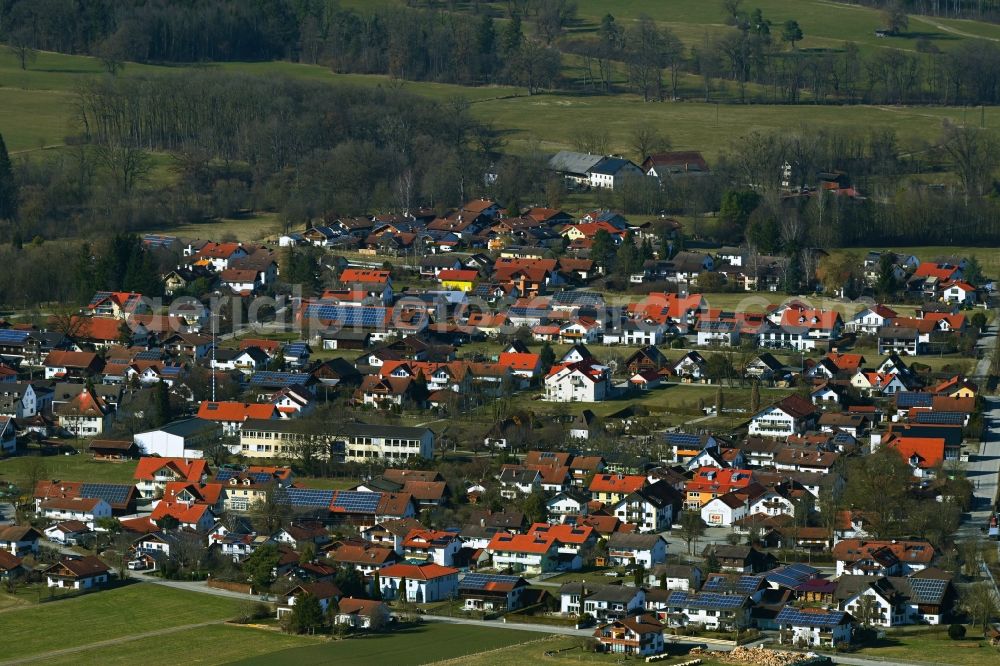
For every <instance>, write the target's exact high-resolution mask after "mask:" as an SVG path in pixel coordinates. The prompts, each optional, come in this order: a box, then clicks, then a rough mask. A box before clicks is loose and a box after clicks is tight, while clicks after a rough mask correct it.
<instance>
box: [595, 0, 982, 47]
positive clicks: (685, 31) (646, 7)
mask: <svg viewBox="0 0 1000 666" xmlns="http://www.w3.org/2000/svg"><path fill="white" fill-rule="evenodd" d="M577 7H578V11H577V14H578V15H579V16H580V18H581V19H584V21H586V22H587V23H589V24H593V25H597V24H598V23H599V22H600V19H601V17H602V16H604V15H605V14H606V13H608V12H609V11H610V12H611V14H613V15H614V16H615V19H616V20H617V21H619V22H622V21H624V22H625V24H626V25H627V24H628V22H629V21H632V20H634V19H636V18H638V17H639V16H641V15H643V14H645V15H647V16H649V17H651V18H652V19H653V20H655V21H657V22H659V23H661V24H664V25H667V26H669V27H670V28H671V29H673V30H674V31H675V32H676V33H677V35H678V36H679V37H680V38H681V39H682V40H684V41H685V42H686V43H687V44H689V45H690V44H692V43H696V41H697V40H699V39H701V38H703V35H704V34H705V32H706V31H712V30H721V29H724V28H725V27H726V26H725V22H724V21H725V14H724V12H723V10H722V3H721V2H718V0H671V1H670V2H662V1H660V0H618V1H617V2H615V3H613V4H610V5H609V3H608V2H606V1H605V0H579V2H577ZM756 8H760V10H761V11H762V12H763V14H764V17H765V18H766V19H768V20H770V21H771V23H772V27H771V34H772V35H773V36H774V39H775V41H778V42H780V36H781V24H783V23H784V22H785V21H787V20H789V19H794V20H796V21H798V23H799V26H800V27H801V28H802V32H803V33H804V35H805V39H803V40H802V42H801V43H800V44H799V45H798V47H799V48H804V49H809V48H819V49H829V48H839V47H841V46H842V45H843V43H844V42H845V41H853V42H856V43H857V44H858V45H859V46H861V47H862V48H887V47H892V48H901V49H908V50H915V48H916V42H917V40H918V39H920V38H924V39H928V40H930V41H931V42H932V43H934V44H935V45H936V46H937V47H938V48H939V49H941V50H943V51H944V50H948V49H949V48H952V47H954V46H955V45H957V44H960V43H962V42H963V41H967V40H970V39H977V38H984V39H997V38H1000V27H998V26H995V25H989V24H985V23H979V22H976V21H951V20H939V19H936V18H932V17H923V16H916V15H912V16H910V25H909V28H908V31H907V32H906V33H905V34H904V35H901V36H899V37H892V38H888V39H883V38H878V37H876V36H875V29H876V28H882V27H884V22H883V20H882V16H881V12H880V11H878V10H877V9H870V8H867V7H858V6H854V5H848V4H844V3H840V2H831V1H830V0H796V1H795V2H788V0H754V1H753V2H748V3H745V5H744V7H743V8H742V9H743V10H744V11H751V10H752V9H756Z"/></svg>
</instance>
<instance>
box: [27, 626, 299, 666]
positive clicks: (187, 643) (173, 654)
mask: <svg viewBox="0 0 1000 666" xmlns="http://www.w3.org/2000/svg"><path fill="white" fill-rule="evenodd" d="M317 640H319V639H315V638H308V637H305V636H292V635H289V634H283V633H278V632H276V631H264V630H260V629H254V628H251V627H238V626H233V625H218V626H210V627H198V628H196V629H187V630H184V631H179V632H176V633H171V634H168V635H166V636H163V637H152V638H141V639H138V640H134V641H126V642H122V643H119V644H118V645H116V646H115V647H114V649H113V650H109V649H108V648H106V647H104V648H94V649H92V650H84V651H81V652H77V653H74V654H72V655H67V656H63V657H57V658H47V659H46V660H45V663H46V664H48V665H49V666H56V665H58V664H66V665H67V666H69V665H71V664H87V665H90V664H93V665H94V666H98V665H100V666H113V665H115V664H121V665H122V666H131V665H132V664H136V663H142V664H144V665H145V666H173V665H174V664H177V663H178V662H179V661H183V662H184V663H185V664H223V663H227V662H231V661H234V660H237V659H243V658H245V657H246V656H247V655H258V656H263V655H267V654H272V653H274V652H278V651H281V650H287V649H289V648H295V647H304V646H308V645H314V644H315V643H316V642H317ZM164 643H166V644H167V645H171V646H176V649H166V650H165V649H163V646H164ZM181 652H183V659H180V658H179V657H178V654H179V653H181ZM273 663H281V662H273Z"/></svg>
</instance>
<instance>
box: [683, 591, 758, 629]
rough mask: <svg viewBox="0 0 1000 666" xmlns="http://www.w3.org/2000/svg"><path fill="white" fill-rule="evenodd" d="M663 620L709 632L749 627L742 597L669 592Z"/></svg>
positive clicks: (747, 604) (745, 599)
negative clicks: (692, 625)
mask: <svg viewBox="0 0 1000 666" xmlns="http://www.w3.org/2000/svg"><path fill="white" fill-rule="evenodd" d="M666 617H667V618H668V624H669V625H670V626H672V627H686V626H688V625H691V624H697V625H702V626H704V627H705V628H706V629H710V630H715V631H718V630H723V631H725V630H732V629H736V628H745V627H747V626H748V625H749V624H750V598H749V597H748V596H746V595H742V594H719V593H715V592H700V593H693V592H685V591H680V590H678V591H675V592H671V593H670V596H669V597H668V598H667V603H666Z"/></svg>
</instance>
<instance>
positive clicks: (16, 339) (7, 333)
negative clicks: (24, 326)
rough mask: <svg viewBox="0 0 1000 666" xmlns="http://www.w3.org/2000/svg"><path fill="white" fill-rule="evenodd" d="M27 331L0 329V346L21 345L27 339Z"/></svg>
mask: <svg viewBox="0 0 1000 666" xmlns="http://www.w3.org/2000/svg"><path fill="white" fill-rule="evenodd" d="M29 333H30V332H29V331H20V330H17V329H13V328H4V329H0V345H2V344H21V343H23V342H24V341H25V340H27V339H28V335H29Z"/></svg>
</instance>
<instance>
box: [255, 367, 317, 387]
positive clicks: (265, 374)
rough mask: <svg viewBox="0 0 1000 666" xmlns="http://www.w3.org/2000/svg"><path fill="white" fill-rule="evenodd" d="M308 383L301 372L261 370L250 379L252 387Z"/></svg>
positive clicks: (307, 379)
mask: <svg viewBox="0 0 1000 666" xmlns="http://www.w3.org/2000/svg"><path fill="white" fill-rule="evenodd" d="M307 381H309V375H307V374H306V373H303V372H275V371H273V370H261V371H260V372H255V373H254V374H253V376H252V377H251V378H250V383H251V384H253V385H257V386H259V385H262V384H264V385H271V386H297V385H300V384H305V383H306V382H307Z"/></svg>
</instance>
